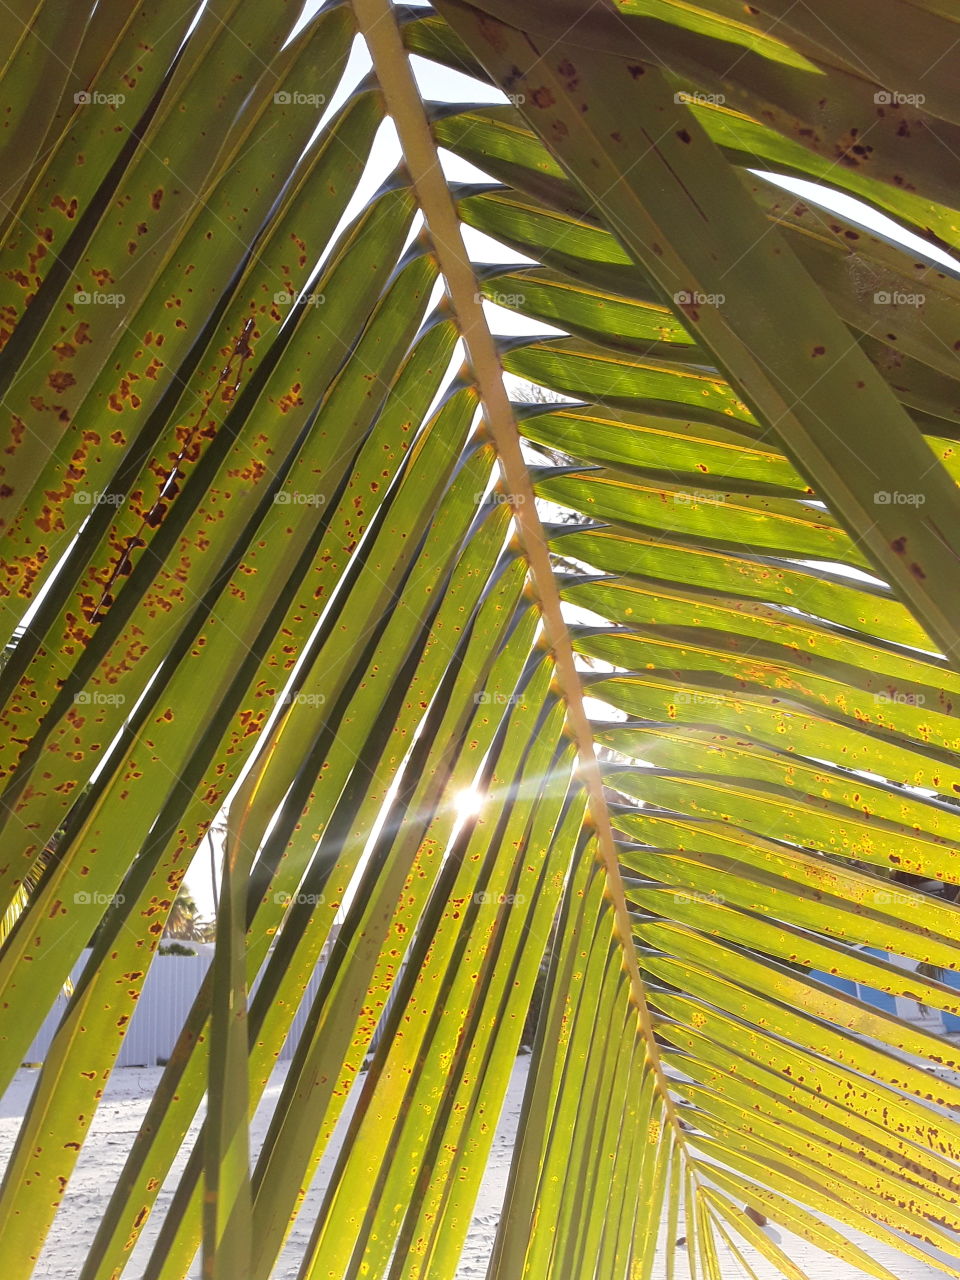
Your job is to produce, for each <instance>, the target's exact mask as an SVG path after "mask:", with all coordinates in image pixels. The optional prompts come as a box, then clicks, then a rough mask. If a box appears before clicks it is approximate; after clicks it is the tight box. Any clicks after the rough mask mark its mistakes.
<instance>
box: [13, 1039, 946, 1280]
mask: <svg viewBox="0 0 960 1280" xmlns="http://www.w3.org/2000/svg"><path fill="white" fill-rule="evenodd" d="M529 1061H530V1060H529V1058H526V1057H521V1058H519V1059H518V1060H517V1066H516V1070H515V1072H514V1076H513V1080H512V1082H511V1086H510V1090H509V1093H508V1095H507V1100H506V1104H505V1107H504V1111H503V1115H502V1116H501V1121H500V1125H499V1128H498V1131H497V1134H496V1136H495V1138H494V1143H493V1150H492V1153H491V1159H490V1163H489V1167H488V1169H487V1174H486V1176H485V1178H484V1183H483V1186H482V1188H481V1191H480V1196H479V1198H478V1201H477V1206H476V1210H475V1213H474V1219H473V1223H472V1226H471V1229H470V1234H469V1237H468V1240H467V1245H466V1248H465V1250H464V1253H463V1257H462V1260H461V1264H460V1268H459V1271H458V1277H459V1278H460V1280H480V1278H482V1277H483V1276H485V1274H486V1267H487V1260H488V1258H489V1255H490V1249H491V1246H492V1243H493V1239H494V1235H495V1233H496V1228H497V1220H498V1217H499V1212H500V1205H501V1201H502V1197H503V1193H504V1188H505V1186H506V1180H507V1172H508V1169H509V1165H510V1151H511V1145H512V1140H513V1134H514V1132H515V1131H516V1126H517V1122H518V1118H519V1114H520V1104H521V1100H522V1097H523V1089H524V1085H525V1083H526V1078H527V1071H528V1066H529ZM287 1066H288V1064H287V1063H281V1064H280V1065H279V1066H278V1068H277V1071H276V1073H275V1075H274V1078H273V1080H272V1081H271V1083H270V1086H269V1088H268V1090H267V1093H266V1095H265V1098H264V1105H263V1106H262V1107H261V1108H260V1110H259V1112H258V1113H257V1116H256V1119H255V1122H254V1127H253V1140H254V1142H255V1143H257V1142H259V1141H261V1140H262V1138H263V1136H264V1134H265V1132H266V1127H267V1122H268V1119H269V1111H270V1109H271V1108H272V1105H273V1103H274V1102H275V1101H276V1098H277V1097H278V1095H279V1092H280V1089H281V1087H282V1084H283V1079H284V1075H285V1072H286V1070H287ZM37 1074H38V1073H37V1072H36V1071H34V1070H27V1069H23V1070H21V1071H19V1072H18V1073H17V1077H16V1080H15V1081H14V1083H13V1085H11V1087H10V1089H9V1090H8V1091H7V1093H6V1095H5V1096H4V1097H3V1098H2V1100H0V1164H5V1163H6V1160H7V1158H8V1156H9V1154H10V1150H11V1148H12V1146H13V1142H14V1139H15V1137H16V1133H17V1129H18V1127H19V1123H20V1120H21V1118H22V1116H23V1114H24V1110H25V1107H26V1104H27V1102H28V1101H29V1097H30V1093H31V1091H32V1089H33V1086H34V1084H35V1082H36V1078H37ZM160 1075H161V1068H160V1067H154V1068H138V1067H126V1068H118V1069H117V1070H116V1071H114V1073H113V1076H112V1078H111V1080H110V1084H109V1088H108V1089H107V1092H106V1095H105V1097H104V1099H103V1103H102V1104H101V1106H100V1109H99V1111H98V1112H97V1116H96V1118H95V1120H94V1123H93V1126H92V1128H91V1130H90V1134H89V1137H88V1139H87V1142H86V1143H85V1145H84V1148H83V1151H82V1152H81V1156H80V1160H79V1162H78V1164H77V1168H76V1172H75V1174H74V1177H73V1179H72V1180H71V1182H70V1185H69V1187H68V1190H67V1195H66V1198H65V1200H64V1203H63V1205H62V1206H61V1210H60V1213H59V1215H58V1218H57V1221H56V1223H55V1225H54V1229H53V1232H52V1233H51V1236H50V1239H49V1240H48V1242H47V1247H46V1248H45V1249H44V1251H43V1254H42V1255H41V1258H40V1261H39V1263H38V1265H37V1269H36V1271H35V1273H34V1275H35V1280H76V1277H77V1276H78V1275H79V1273H80V1267H81V1264H82V1261H83V1259H84V1257H85V1255H86V1252H87V1250H88V1248H89V1246H90V1242H91V1241H92V1239H93V1237H94V1233H95V1231H96V1227H97V1224H98V1222H99V1219H100V1215H101V1214H102V1212H103V1210H104V1207H105V1205H106V1203H107V1199H108V1197H109V1195H110V1192H111V1190H112V1189H113V1187H114V1185H115V1183H116V1179H117V1177H118V1176H119V1173H120V1170H121V1169H122V1167H123V1162H124V1159H125V1157H126V1154H127V1151H128V1149H129V1145H130V1143H131V1142H132V1141H133V1137H134V1134H135V1133H136V1132H137V1129H138V1128H139V1126H140V1122H141V1120H142V1119H143V1116H144V1114H145V1112H146V1109H147V1105H148V1103H149V1101H150V1097H151V1095H152V1092H153V1090H154V1088H155V1087H156V1084H157V1082H158V1080H159V1079H160ZM345 1123H346V1117H345V1118H344V1126H342V1127H345ZM195 1129H196V1126H194V1130H195ZM341 1132H342V1129H341ZM335 1140H336V1139H335ZM331 1145H333V1144H331ZM333 1161H334V1155H333V1154H328V1156H327V1157H326V1158H325V1160H324V1161H323V1163H322V1164H321V1166H320V1168H319V1170H318V1172H317V1176H316V1178H315V1179H314V1183H313V1186H312V1187H311V1189H310V1193H309V1195H308V1197H307V1199H306V1201H305V1204H304V1209H303V1211H302V1212H301V1214H300V1216H299V1218H298V1221H297V1223H296V1224H295V1226H294V1228H293V1231H292V1232H291V1235H290V1238H289V1241H288V1244H287V1247H286V1249H285V1250H284V1253H283V1255H282V1256H281V1259H280V1261H279V1263H278V1265H277V1267H276V1269H275V1271H274V1280H295V1277H296V1274H297V1264H298V1259H299V1257H300V1256H301V1254H302V1250H303V1248H304V1246H305V1244H306V1242H307V1240H308V1239H309V1235H310V1226H311V1223H312V1221H313V1217H314V1215H315V1213H316V1211H317V1208H318V1206H319V1204H320V1201H321V1198H322V1195H323V1192H324V1189H325V1188H326V1185H327V1181H328V1179H329V1177H330V1174H331V1172H332V1168H333ZM182 1164H183V1157H181V1158H180V1159H179V1160H178V1162H177V1165H176V1167H175V1170H174V1174H176V1173H179V1170H180V1168H181V1167H182ZM175 1185H176V1178H175V1177H171V1178H170V1179H168V1181H167V1183H166V1185H165V1186H164V1188H163V1189H162V1191H161V1194H160V1198H159V1201H158V1209H160V1210H161V1211H162V1210H163V1209H164V1208H165V1207H166V1205H167V1204H168V1203H169V1201H170V1198H171V1196H172V1194H173V1189H174V1186H175ZM160 1216H161V1215H160V1214H155V1215H154V1216H153V1218H152V1219H151V1222H148V1224H147V1226H146V1228H145V1229H144V1232H143V1237H142V1241H141V1245H140V1246H139V1247H138V1249H137V1250H136V1251H135V1253H134V1255H133V1258H132V1260H131V1263H130V1265H129V1266H128V1269H127V1273H126V1280H138V1278H139V1276H140V1275H141V1274H142V1267H143V1265H144V1263H145V1260H146V1257H147V1253H148V1251H149V1246H150V1244H151V1243H152V1241H153V1239H154V1238H155V1233H156V1230H157V1229H158V1226H159V1221H160ZM766 1230H767V1232H768V1233H769V1234H770V1235H771V1237H772V1238H774V1239H776V1240H778V1241H779V1243H780V1244H781V1245H782V1246H783V1247H784V1248H785V1249H786V1251H787V1253H788V1254H789V1255H790V1256H791V1257H793V1258H794V1260H795V1261H796V1262H797V1263H798V1264H799V1265H800V1267H801V1269H802V1270H804V1271H805V1272H806V1273H807V1275H808V1276H809V1277H810V1278H811V1280H862V1277H863V1273H862V1272H861V1271H859V1270H854V1269H852V1268H850V1267H847V1266H844V1265H843V1264H842V1263H840V1262H838V1261H836V1260H835V1259H833V1258H830V1257H827V1256H826V1255H824V1254H822V1253H820V1252H819V1251H818V1250H815V1249H813V1248H812V1247H811V1246H809V1245H807V1244H805V1243H804V1242H802V1241H798V1240H796V1239H795V1238H794V1237H792V1236H790V1235H789V1234H788V1233H786V1232H782V1231H780V1230H778V1229H775V1228H773V1227H767V1228H766ZM682 1233H683V1228H682V1227H681V1230H680V1234H682ZM847 1234H848V1235H852V1233H849V1232H848V1233H847ZM857 1242H858V1243H859V1244H860V1245H861V1247H864V1248H866V1249H867V1250H868V1252H869V1253H870V1254H871V1255H872V1256H873V1257H874V1258H875V1259H876V1260H877V1261H881V1262H883V1263H884V1264H885V1265H886V1266H887V1267H889V1269H890V1270H891V1271H892V1272H893V1274H894V1275H895V1276H897V1277H898V1280H932V1277H934V1276H942V1275H943V1274H944V1273H943V1272H942V1271H938V1270H934V1269H933V1268H932V1267H928V1266H926V1265H925V1264H923V1263H921V1262H913V1261H911V1260H909V1259H906V1258H904V1256H903V1255H902V1254H899V1253H897V1252H895V1251H894V1250H890V1249H885V1248H883V1247H882V1246H880V1245H879V1244H877V1243H875V1242H873V1241H871V1240H868V1239H866V1238H864V1237H857ZM664 1249H665V1243H664V1244H663V1245H662V1246H661V1250H660V1254H659V1255H658V1258H657V1262H656V1265H655V1269H654V1280H663V1277H664V1274H665V1267H664ZM745 1252H746V1256H747V1258H748V1261H749V1263H750V1265H751V1267H752V1268H753V1270H754V1271H755V1272H756V1275H757V1277H758V1280H776V1278H777V1277H778V1276H779V1273H778V1272H776V1271H774V1270H773V1269H772V1268H771V1267H770V1265H769V1264H768V1263H767V1262H765V1261H764V1259H763V1258H762V1257H761V1256H760V1255H758V1254H757V1253H756V1252H755V1251H753V1250H750V1249H747V1250H745ZM675 1254H676V1259H677V1263H678V1265H677V1270H676V1277H677V1280H687V1277H688V1270H687V1266H686V1250H685V1249H684V1248H683V1247H681V1248H680V1249H676V1250H675ZM721 1267H722V1274H723V1277H724V1280H740V1278H741V1277H743V1276H744V1272H743V1271H742V1270H741V1268H740V1266H739V1265H738V1264H737V1262H736V1261H735V1260H734V1259H733V1257H732V1256H731V1255H729V1254H723V1253H722V1254H721ZM199 1275H200V1270H199V1263H196V1264H195V1265H194V1268H193V1269H192V1270H191V1272H190V1277H191V1280H195V1278H196V1277H199ZM238 1280H239V1278H238ZM557 1280H563V1278H562V1277H557ZM599 1280H604V1278H603V1277H600V1278H599Z"/></svg>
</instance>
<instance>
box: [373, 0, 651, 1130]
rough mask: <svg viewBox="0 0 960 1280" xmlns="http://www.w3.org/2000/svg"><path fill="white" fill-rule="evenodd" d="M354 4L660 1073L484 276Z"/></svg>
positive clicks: (417, 105) (425, 143)
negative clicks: (542, 642)
mask: <svg viewBox="0 0 960 1280" xmlns="http://www.w3.org/2000/svg"><path fill="white" fill-rule="evenodd" d="M353 4H354V10H355V12H356V14H357V19H358V24H359V29H360V32H361V34H362V35H363V37H364V39H365V41H366V43H367V46H368V48H369V50H370V54H371V57H372V58H373V65H374V71H375V72H376V74H377V77H378V79H379V81H380V84H381V86H382V88H383V93H384V98H385V101H386V104H387V110H388V111H389V112H390V114H391V115H392V116H393V119H394V121H395V123H396V126H397V131H398V134H399V137H400V143H401V146H402V148H403V154H404V159H405V162H406V165H407V167H408V168H409V170H410V177H411V180H412V182H413V185H414V189H415V190H416V192H417V195H418V198H419V201H420V207H421V209H422V211H423V214H424V219H425V221H426V225H427V227H428V229H429V232H430V235H431V239H432V241H433V245H434V250H435V252H436V255H437V261H438V263H439V266H440V270H441V273H442V275H443V279H444V282H445V285H446V289H447V296H448V297H449V299H450V305H451V307H452V309H453V311H454V314H455V315H456V317H457V321H458V323H459V327H460V332H461V335H462V337H463V342H464V346H465V348H466V351H467V355H468V359H469V362H470V369H471V373H472V374H473V376H474V378H475V379H476V384H477V389H478V392H479V394H480V399H481V402H482V404H483V410H484V421H485V423H486V425H487V427H488V428H489V431H490V434H491V436H492V437H493V441H494V443H495V445H496V448H497V459H498V462H499V466H500V470H501V475H502V480H503V485H504V489H505V492H506V495H507V496H508V498H509V500H510V506H511V510H512V513H513V518H514V521H515V523H516V527H517V532H518V535H519V537H520V540H521V542H522V545H523V549H524V554H525V556H526V558H527V561H528V563H529V565H530V576H531V580H532V583H533V586H534V590H535V591H536V595H537V602H538V604H539V607H540V610H541V614H542V617H543V627H544V634H545V636H546V639H547V642H548V644H549V645H550V650H551V653H552V655H553V660H554V662H555V664H556V674H557V682H558V684H559V685H560V688H561V690H562V693H563V696H564V700H565V703H566V707H567V721H568V724H569V726H570V731H571V736H572V738H573V740H574V742H575V743H576V746H577V754H578V758H579V763H580V772H581V776H582V778H583V781H584V785H585V787H586V789H587V793H588V795H589V797H590V809H589V817H590V821H591V822H592V824H593V825H594V826H595V827H596V831H597V842H598V848H599V854H600V857H601V859H602V863H603V867H604V872H605V874H606V877H607V884H608V887H609V893H610V897H611V900H612V901H613V904H614V911H615V915H616V920H617V928H618V932H619V937H620V941H621V944H622V946H623V953H624V965H625V967H626V969H627V972H628V974H629V976H630V985H631V990H632V992H633V999H634V1002H635V1004H636V1007H637V1012H638V1016H639V1018H640V1021H641V1025H642V1026H643V1028H644V1032H645V1034H646V1036H647V1043H648V1045H649V1046H650V1055H651V1059H652V1061H653V1063H654V1064H655V1069H656V1070H657V1072H658V1075H660V1074H661V1073H660V1072H659V1067H658V1066H657V1065H656V1063H657V1055H656V1048H655V1041H654V1038H653V1035H652V1026H651V1023H650V1014H649V1010H648V1008H647V1002H646V995H645V992H644V987H643V980H642V978H641V976H640V970H639V968H638V966H637V961H636V954H635V952H634V947H633V942H632V928H631V924H630V916H629V912H628V910H627V902H626V897H625V895H624V892H623V885H622V882H621V877H620V865H619V861H618V859H617V854H616V849H615V847H614V840H613V830H612V827H611V825H610V817H609V814H608V812H607V803H606V798H605V794H604V789H603V783H602V780H601V777H600V769H599V766H598V764H597V758H596V749H595V746H594V741H593V733H592V730H591V728H590V722H589V720H588V718H587V714H586V711H585V710H584V705H583V688H582V685H581V681H580V675H579V672H578V671H577V668H576V665H575V663H574V653H573V646H572V645H571V642H570V636H569V632H568V630H567V625H566V622H565V620H564V617H563V613H562V611H561V603H560V594H559V591H558V589H557V582H556V579H555V576H554V569H553V562H552V560H551V557H550V551H549V548H548V546H547V540H546V537H545V535H544V531H543V526H542V525H541V523H540V517H539V514H538V512H537V505H536V494H535V493H534V488H533V485H532V483H531V480H530V473H529V471H528V468H527V463H526V461H525V459H524V457H523V454H522V452H521V448H520V435H519V432H518V431H517V424H516V420H515V418H514V414H513V409H512V407H511V404H510V401H509V398H508V395H507V391H506V388H505V386H504V383H503V377H502V372H501V365H500V360H499V357H498V354H497V351H496V347H495V344H494V341H493V338H492V336H491V334H490V329H489V326H488V324H487V320H486V317H485V315H484V312H483V307H482V304H481V291H480V286H479V281H478V279H477V275H476V272H475V271H474V269H473V265H472V263H471V261H470V258H469V256H468V254H467V251H466V247H465V245H464V242H463V234H462V232H461V229H460V220H459V218H458V217H457V212H456V206H455V205H454V202H453V200H452V199H451V198H450V192H449V188H448V186H447V182H446V179H445V178H444V176H443V170H442V168H441V165H440V157H439V154H438V152H437V147H436V143H435V141H434V139H433V136H432V134H431V132H430V128H429V125H428V122H427V117H426V114H425V112H424V109H423V102H422V99H421V97H420V92H419V90H418V89H417V85H416V81H415V80H414V78H413V72H412V71H411V70H410V66H409V63H408V61H407V55H406V50H405V49H404V46H403V42H402V40H401V38H400V31H399V28H398V26H397V23H396V18H395V15H394V12H393V6H392V5H391V4H390V3H389V0H353ZM661 1085H662V1088H663V1094H664V1099H665V1105H666V1106H667V1108H668V1110H671V1109H672V1102H671V1100H670V1095H669V1090H668V1089H667V1088H666V1082H665V1081H664V1080H663V1078H662V1075H661Z"/></svg>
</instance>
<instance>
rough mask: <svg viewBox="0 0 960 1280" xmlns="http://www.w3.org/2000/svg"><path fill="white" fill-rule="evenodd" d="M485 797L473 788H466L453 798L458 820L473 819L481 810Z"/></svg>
mask: <svg viewBox="0 0 960 1280" xmlns="http://www.w3.org/2000/svg"><path fill="white" fill-rule="evenodd" d="M484 799H485V797H484V796H483V795H481V793H480V792H479V791H477V790H476V788H475V787H466V788H465V789H464V790H463V791H458V792H457V794H456V795H455V796H454V797H453V807H454V809H455V810H456V813H457V817H458V818H475V817H476V816H477V814H478V813H479V812H480V810H481V809H482V808H483V804H484Z"/></svg>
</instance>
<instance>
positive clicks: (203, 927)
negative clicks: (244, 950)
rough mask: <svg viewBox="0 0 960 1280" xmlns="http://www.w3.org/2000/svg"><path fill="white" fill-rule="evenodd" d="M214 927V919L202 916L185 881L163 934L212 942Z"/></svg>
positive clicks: (181, 938) (195, 940) (167, 936)
mask: <svg viewBox="0 0 960 1280" xmlns="http://www.w3.org/2000/svg"><path fill="white" fill-rule="evenodd" d="M214 928H215V926H214V924H213V922H212V921H210V920H204V919H202V918H201V916H200V908H199V907H198V906H197V903H196V900H195V899H194V896H193V894H192V893H191V892H190V890H189V888H188V887H187V884H186V882H184V883H183V884H182V885H181V887H180V892H179V893H178V894H177V896H176V899H175V900H174V903H173V906H172V907H171V908H170V914H169V916H168V917H167V924H166V928H165V929H164V931H163V936H164V937H165V938H177V939H179V940H180V941H187V942H210V941H211V940H212V938H213V932H214Z"/></svg>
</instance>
